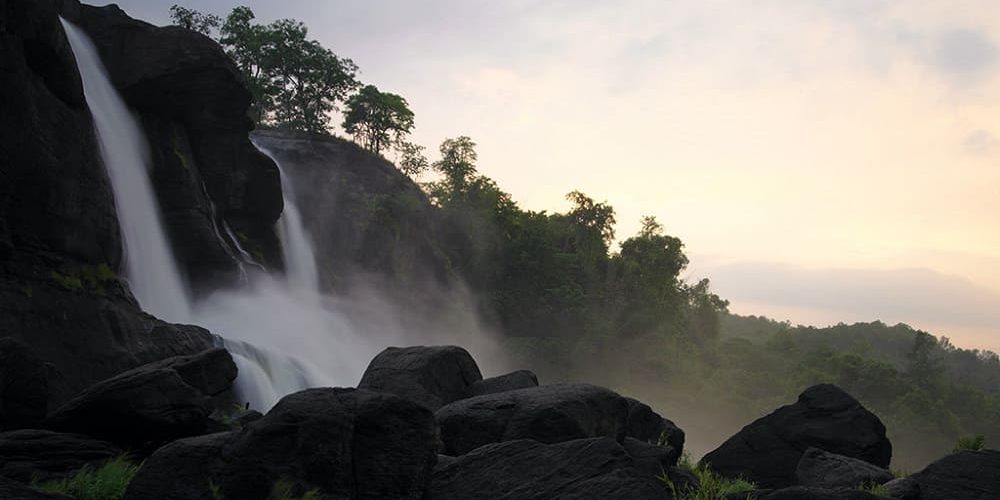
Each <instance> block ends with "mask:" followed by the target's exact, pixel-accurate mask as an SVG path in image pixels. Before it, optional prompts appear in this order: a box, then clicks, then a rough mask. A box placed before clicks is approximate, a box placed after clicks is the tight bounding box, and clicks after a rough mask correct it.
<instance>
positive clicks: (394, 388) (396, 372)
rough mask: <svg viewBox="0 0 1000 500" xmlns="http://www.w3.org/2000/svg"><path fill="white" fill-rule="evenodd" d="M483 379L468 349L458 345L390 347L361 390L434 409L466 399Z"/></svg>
mask: <svg viewBox="0 0 1000 500" xmlns="http://www.w3.org/2000/svg"><path fill="white" fill-rule="evenodd" d="M482 379H483V376H482V374H481V373H480V372H479V366H477V365H476V361H475V360H474V359H472V356H471V355H470V354H469V352H468V351H466V350H465V349H463V348H461V347H457V346H414V347H389V348H387V349H385V350H384V351H382V352H380V353H379V354H378V355H377V356H375V359H373V360H372V361H371V363H369V364H368V368H367V369H366V370H365V373H364V375H363V376H362V377H361V382H360V383H359V384H358V388H359V389H368V390H372V391H379V392H388V393H391V394H395V395H397V396H400V397H402V398H405V399H409V400H410V401H414V402H416V403H419V404H422V405H424V406H426V407H427V408H430V409H431V410H437V409H438V408H441V407H442V406H444V405H446V404H448V403H451V402H453V401H457V400H459V399H462V398H464V397H466V396H468V394H469V387H470V386H471V385H472V384H474V383H476V382H479V381H481V380H482Z"/></svg>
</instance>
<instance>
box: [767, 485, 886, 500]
mask: <svg viewBox="0 0 1000 500" xmlns="http://www.w3.org/2000/svg"><path fill="white" fill-rule="evenodd" d="M757 498H758V500H879V499H881V498H884V497H880V496H876V495H872V494H871V493H868V492H866V491H861V490H858V489H824V488H806V487H804V486H792V487H790V488H783V489H780V490H775V491H772V492H770V493H768V494H766V495H762V496H759V497H757Z"/></svg>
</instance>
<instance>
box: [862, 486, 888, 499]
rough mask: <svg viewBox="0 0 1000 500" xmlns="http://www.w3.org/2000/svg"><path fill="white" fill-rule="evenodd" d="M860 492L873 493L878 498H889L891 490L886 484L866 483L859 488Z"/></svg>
mask: <svg viewBox="0 0 1000 500" xmlns="http://www.w3.org/2000/svg"><path fill="white" fill-rule="evenodd" d="M858 489H859V490H861V491H865V492H868V493H871V494H872V495H875V496H877V497H887V496H889V489H888V488H886V487H885V485H884V484H879V483H865V484H862V485H861V486H859V487H858Z"/></svg>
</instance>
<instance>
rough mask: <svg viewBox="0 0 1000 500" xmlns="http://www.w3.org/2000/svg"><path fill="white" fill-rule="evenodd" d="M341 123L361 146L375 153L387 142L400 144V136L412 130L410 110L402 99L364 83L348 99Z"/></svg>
mask: <svg viewBox="0 0 1000 500" xmlns="http://www.w3.org/2000/svg"><path fill="white" fill-rule="evenodd" d="M343 126H344V131H346V132H347V133H348V134H351V135H353V136H354V138H355V140H356V141H358V142H359V143H360V144H361V145H362V146H364V147H365V149H368V150H369V151H371V152H373V153H376V154H378V153H380V152H382V150H383V149H385V148H387V147H389V146H391V145H394V144H395V145H397V146H398V145H404V143H403V142H402V140H403V137H404V136H406V134H409V133H410V131H411V130H413V111H410V108H409V107H408V105H407V102H406V99H403V98H402V97H400V96H398V95H396V94H391V93H389V92H382V91H380V90H379V89H378V88H376V87H375V86H374V85H365V86H364V87H362V89H361V90H360V91H359V92H358V93H357V94H354V95H353V96H351V98H350V99H348V101H347V112H346V113H345V116H344V125H343ZM404 152H405V151H404Z"/></svg>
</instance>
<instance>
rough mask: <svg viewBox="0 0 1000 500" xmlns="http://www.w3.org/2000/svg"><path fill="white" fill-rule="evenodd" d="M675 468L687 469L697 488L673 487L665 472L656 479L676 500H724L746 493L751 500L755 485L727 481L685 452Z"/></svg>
mask: <svg viewBox="0 0 1000 500" xmlns="http://www.w3.org/2000/svg"><path fill="white" fill-rule="evenodd" d="M677 467H679V468H681V469H687V470H688V471H690V472H691V473H692V474H694V477H695V478H697V479H698V488H696V489H691V488H682V487H680V486H678V485H675V484H674V483H673V481H671V480H670V477H669V476H668V475H667V473H666V472H664V473H663V474H661V475H660V476H658V477H657V479H659V480H660V482H662V483H663V485H664V486H665V487H666V488H667V489H668V490H670V492H671V493H673V496H674V498H675V499H676V500H725V499H727V498H729V495H733V494H737V493H746V499H747V500H749V499H750V498H751V493H752V492H753V490H755V489H757V485H755V484H754V483H751V482H749V481H746V480H743V479H729V478H725V477H722V476H720V475H719V474H717V473H715V471H713V470H712V469H710V468H709V467H708V465H707V464H695V463H694V462H692V461H691V456H690V455H689V454H688V453H687V452H685V453H684V454H683V455H682V456H681V459H680V460H679V461H678V462H677Z"/></svg>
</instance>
